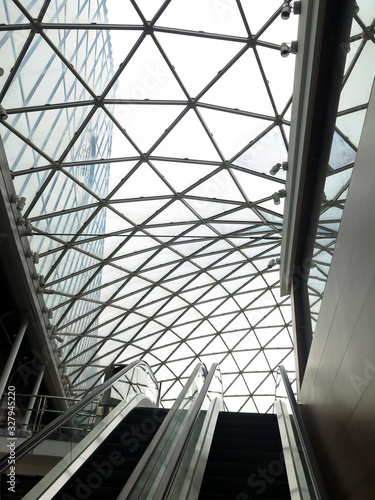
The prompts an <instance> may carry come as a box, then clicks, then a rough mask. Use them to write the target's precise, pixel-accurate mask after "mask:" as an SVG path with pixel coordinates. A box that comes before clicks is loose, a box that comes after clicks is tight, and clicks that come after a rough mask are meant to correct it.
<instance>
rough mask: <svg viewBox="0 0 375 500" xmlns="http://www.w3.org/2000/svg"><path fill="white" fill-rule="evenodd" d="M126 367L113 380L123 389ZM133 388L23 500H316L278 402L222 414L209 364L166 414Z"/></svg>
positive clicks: (200, 367)
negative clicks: (263, 409) (271, 410)
mask: <svg viewBox="0 0 375 500" xmlns="http://www.w3.org/2000/svg"><path fill="white" fill-rule="evenodd" d="M130 369H133V367H132V366H130V368H127V369H124V370H122V371H121V373H120V375H119V377H125V378H126V379H127V383H129V380H130V378H129V373H130V372H129V370H130ZM122 372H124V373H122ZM132 377H133V376H132ZM115 379H116V381H115V383H114V380H115ZM115 379H113V380H111V379H110V380H109V381H108V382H105V384H103V387H104V389H105V390H108V387H112V384H113V383H114V385H115V388H116V391H115V392H116V394H117V396H118V395H119V394H120V393H121V394H123V391H122V388H121V387H122V386H119V382H118V377H117V376H116V377H115ZM120 380H122V379H121V378H120ZM131 380H132V382H131V383H132V387H134V383H133V382H134V377H133V378H132V379H131ZM135 385H137V387H138V389H139V391H138V394H132V395H131V396H132V397H130V399H129V398H128V399H124V400H123V401H122V402H121V403H120V404H118V406H116V407H114V408H110V409H109V411H105V412H103V414H106V413H107V415H106V416H105V418H103V419H102V420H101V422H99V423H98V425H97V426H96V427H95V428H94V429H93V430H92V431H91V432H90V433H89V434H88V435H87V436H86V438H84V439H83V441H82V442H81V443H79V444H78V445H77V446H76V447H75V448H74V449H73V450H72V452H71V453H70V454H69V456H66V457H65V458H64V459H62V460H61V462H60V463H59V464H58V465H57V466H56V467H54V468H53V469H52V470H51V471H50V472H49V473H48V474H47V475H46V476H45V477H44V478H43V479H42V480H41V481H40V482H39V483H38V484H37V485H36V486H35V487H34V488H33V489H31V490H30V491H29V492H28V493H27V494H26V495H25V497H24V499H25V500H35V499H40V500H51V499H56V500H77V499H90V500H97V499H105V500H112V499H113V500H115V499H117V500H183V499H185V500H197V499H199V500H251V499H253V498H259V499H262V500H284V499H293V500H297V499H302V500H315V499H316V500H322V499H324V498H326V497H325V496H324V494H320V493H319V492H318V493H317V491H318V488H316V487H315V485H314V482H315V480H314V479H311V478H310V479H309V478H307V479H306V475H309V474H310V472H311V471H310V470H309V463H308V460H307V462H306V461H305V462H304V463H303V460H302V459H301V458H300V451H301V449H302V448H304V446H305V445H304V443H302V441H301V440H302V439H303V437H301V435H300V436H299V438H298V439H299V444H297V442H296V441H295V440H294V437H293V435H294V433H295V427H296V425H297V426H298V422H297V423H296V422H294V423H293V424H291V423H290V422H289V421H288V418H287V417H286V414H287V411H286V410H285V408H284V407H283V406H282V405H281V403H280V405H278V404H277V405H275V408H276V409H277V415H272V414H266V415H264V414H263V415H262V414H249V413H229V412H224V411H222V410H223V406H222V404H223V403H222V396H221V376H220V371H219V367H218V365H216V364H214V365H213V366H212V368H211V370H210V371H209V372H207V370H206V368H205V367H204V365H202V364H199V365H198V366H197V367H196V368H195V370H194V371H193V373H192V375H191V376H190V378H189V380H188V382H187V384H186V386H185V387H184V388H183V390H182V391H181V394H180V395H179V396H178V398H177V400H176V402H175V403H174V405H173V407H172V408H171V409H170V410H165V409H160V408H157V407H156V405H155V404H154V403H152V401H151V400H150V399H148V398H147V397H145V392H147V391H146V385H147V384H145V383H144V380H143V379H142V377H141V378H139V377H138V378H136V384H135ZM102 389H103V388H102ZM104 389H103V390H104ZM103 390H102V392H103ZM94 392H95V391H94ZM99 392H100V391H99ZM128 393H129V391H128ZM128 395H129V394H128ZM106 396H107V400H108V392H107V393H106ZM95 397H97V394H96V396H95ZM112 399H113V398H112ZM112 399H111V400H112ZM157 399H158V397H157V398H156V400H157ZM102 400H103V398H102ZM86 403H87V401H86ZM84 404H85V401H84V402H83V403H82V404H81V406H83V405H84ZM90 404H92V402H91V401H90ZM70 412H73V410H70ZM73 413H74V412H73ZM65 421H66V419H65V420H64V422H65ZM48 432H51V429H50V430H48ZM48 432H47V431H46V432H45V434H46V435H47V434H48ZM32 439H33V438H32ZM30 441H31V440H30ZM31 446H32V444H29V445H28V447H29V448H28V449H29V450H30V449H31ZM21 451H22V450H21ZM1 462H3V464H2V463H1ZM1 462H0V470H1V471H2V472H3V471H4V470H5V469H4V460H2V461H1ZM2 465H3V467H2ZM1 467H2V468H1ZM310 468H311V467H310Z"/></svg>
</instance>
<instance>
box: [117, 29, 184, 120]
mask: <svg viewBox="0 0 375 500" xmlns="http://www.w3.org/2000/svg"><path fill="white" fill-rule="evenodd" d="M120 33H121V43H122V37H123V34H124V33H126V32H124V31H121V32H120ZM135 34H136V35H137V37H138V36H139V35H138V32H135ZM116 97H117V98H120V99H131V100H142V101H143V100H156V99H168V100H172V99H173V100H177V99H179V100H186V95H185V94H184V92H183V91H182V89H181V87H180V85H179V84H178V82H177V80H176V78H175V77H174V75H173V73H172V71H171V69H170V68H169V66H168V64H167V63H166V62H165V59H164V58H163V56H162V55H161V53H160V51H159V49H158V48H157V46H156V45H155V43H154V41H153V40H152V38H150V37H146V38H145V39H144V40H143V42H142V43H141V45H140V46H139V47H138V49H137V51H136V53H135V54H134V55H133V57H132V58H131V59H130V61H129V62H128V63H127V65H126V66H125V69H124V70H123V71H122V73H121V75H120V76H119V78H118V80H117V84H116ZM128 109H129V113H130V112H131V110H132V108H131V106H129V107H128Z"/></svg>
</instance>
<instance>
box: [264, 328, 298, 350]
mask: <svg viewBox="0 0 375 500" xmlns="http://www.w3.org/2000/svg"><path fill="white" fill-rule="evenodd" d="M282 347H285V348H289V349H290V348H293V340H292V339H291V337H290V335H289V333H288V330H287V328H284V329H283V330H281V332H280V333H278V334H277V336H276V337H275V338H274V339H273V340H271V342H270V343H269V344H267V349H269V348H275V349H278V348H282Z"/></svg>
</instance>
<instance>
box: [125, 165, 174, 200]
mask: <svg viewBox="0 0 375 500" xmlns="http://www.w3.org/2000/svg"><path fill="white" fill-rule="evenodd" d="M172 194H173V193H172V191H171V190H170V189H169V188H168V187H167V185H166V184H165V183H164V182H163V181H162V179H161V178H160V177H159V176H158V175H157V174H156V173H155V172H154V170H153V169H152V168H151V167H150V166H149V165H147V164H146V163H142V164H141V165H140V166H139V167H138V168H137V170H136V171H135V172H134V173H133V174H132V175H131V176H130V177H129V178H128V179H127V180H126V182H125V183H124V184H123V185H122V186H121V187H120V189H119V190H118V191H117V192H116V199H123V198H138V197H147V196H165V195H169V196H172Z"/></svg>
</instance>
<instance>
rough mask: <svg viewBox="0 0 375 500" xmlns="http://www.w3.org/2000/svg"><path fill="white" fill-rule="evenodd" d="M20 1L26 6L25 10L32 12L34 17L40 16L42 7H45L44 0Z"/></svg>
mask: <svg viewBox="0 0 375 500" xmlns="http://www.w3.org/2000/svg"><path fill="white" fill-rule="evenodd" d="M20 3H21V4H22V5H23V6H24V8H25V10H27V11H28V12H29V13H30V15H31V16H32V17H33V19H36V18H38V17H39V15H40V13H41V11H42V7H44V5H45V3H44V0H34V1H30V0H22V1H21V2H20Z"/></svg>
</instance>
